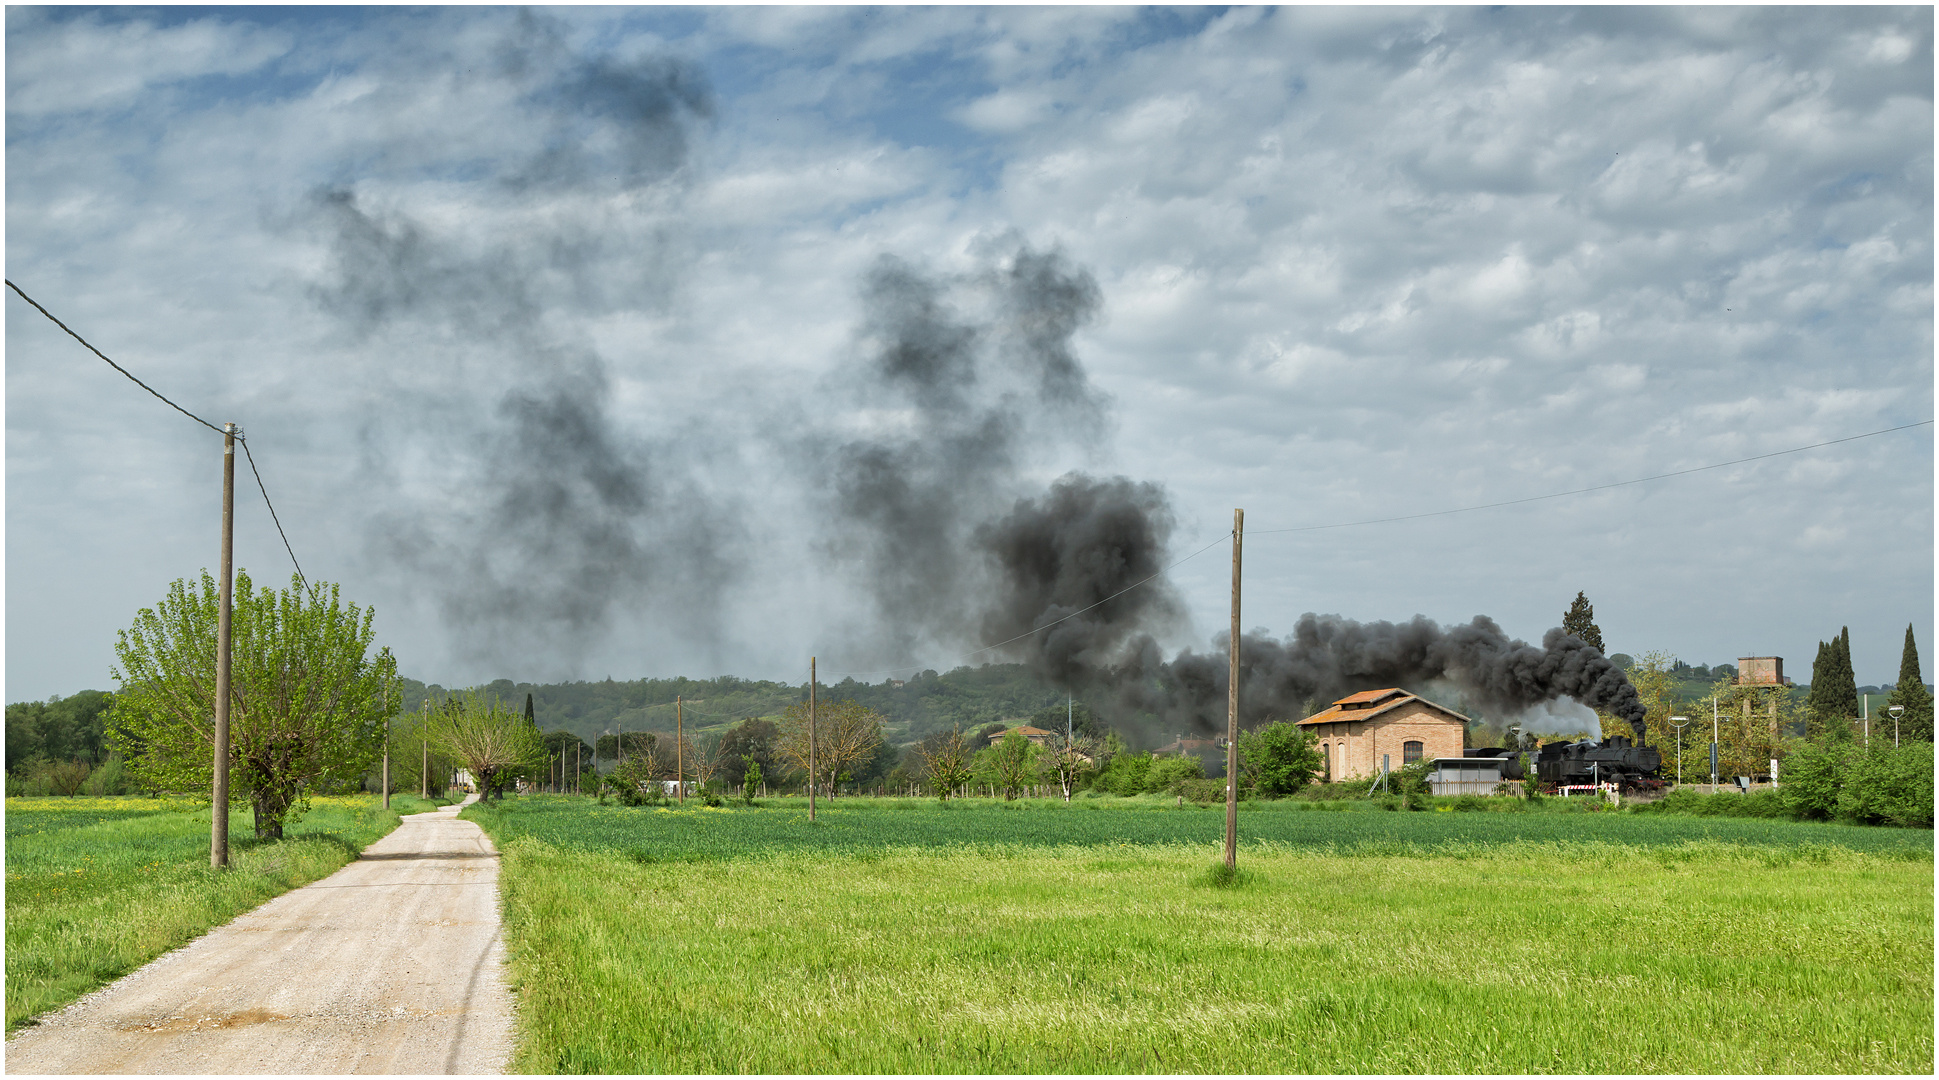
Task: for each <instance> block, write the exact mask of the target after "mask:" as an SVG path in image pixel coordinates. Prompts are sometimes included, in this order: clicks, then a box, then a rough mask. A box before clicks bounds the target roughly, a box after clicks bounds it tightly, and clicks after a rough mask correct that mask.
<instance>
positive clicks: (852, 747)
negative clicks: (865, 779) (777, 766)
mask: <svg viewBox="0 0 1939 1080" xmlns="http://www.w3.org/2000/svg"><path fill="white" fill-rule="evenodd" d="M780 727H781V732H780V738H779V739H778V740H777V742H776V744H775V752H776V753H777V754H779V755H780V756H781V758H782V759H783V760H785V761H787V762H788V763H790V764H792V765H794V766H795V767H796V768H798V769H800V770H802V771H803V772H806V771H808V703H807V702H805V701H803V702H797V703H796V704H793V705H790V706H788V709H787V711H786V712H785V713H783V714H782V718H781V725H780ZM881 741H882V714H881V713H878V712H876V711H875V710H874V709H871V708H868V707H867V706H864V705H857V704H856V703H855V702H853V701H840V702H835V703H833V704H829V705H822V706H820V707H818V708H817V709H816V710H815V768H816V769H817V770H818V771H819V772H820V773H821V775H820V776H819V777H816V778H814V782H815V783H817V784H824V785H826V788H825V790H827V792H828V794H829V797H830V798H833V797H834V795H835V781H836V780H837V779H838V778H839V777H840V776H841V775H842V774H843V773H845V772H849V771H851V770H853V769H855V768H856V767H857V766H859V765H861V764H862V763H863V762H865V761H867V760H868V759H869V758H870V757H872V756H874V754H875V747H876V744H878V743H880V742H881Z"/></svg>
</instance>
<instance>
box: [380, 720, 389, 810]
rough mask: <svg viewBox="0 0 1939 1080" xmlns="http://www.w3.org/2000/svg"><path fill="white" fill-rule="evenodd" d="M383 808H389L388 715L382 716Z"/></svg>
mask: <svg viewBox="0 0 1939 1080" xmlns="http://www.w3.org/2000/svg"><path fill="white" fill-rule="evenodd" d="M382 782H383V785H384V809H386V810H389V809H390V717H388V716H386V717H384V775H383V781H382Z"/></svg>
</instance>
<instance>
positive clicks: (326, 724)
mask: <svg viewBox="0 0 1939 1080" xmlns="http://www.w3.org/2000/svg"><path fill="white" fill-rule="evenodd" d="M218 598H219V594H218V591H217V586H216V582H215V579H214V578H213V577H212V576H210V575H209V574H207V573H204V574H203V575H202V580H201V583H200V586H199V588H198V587H193V586H190V585H189V584H187V583H186V582H184V581H180V580H178V581H176V582H175V583H174V584H173V585H171V586H170V587H169V591H168V595H167V596H166V597H164V598H163V599H162V602H161V603H159V604H157V605H155V606H154V607H153V608H143V609H142V610H141V611H140V612H139V613H137V614H136V616H135V625H134V626H133V627H132V628H130V629H128V630H124V631H121V633H120V634H119V635H118V637H119V640H118V641H117V643H116V645H115V655H116V657H117V658H118V659H119V661H120V666H119V668H118V669H117V670H115V671H114V672H113V674H114V677H115V679H116V680H118V681H119V682H120V684H121V689H120V690H119V691H118V692H117V693H116V695H115V702H114V712H113V717H112V724H113V728H114V731H113V734H112V736H111V737H112V738H113V740H114V742H115V744H116V746H117V748H118V749H120V750H121V752H122V754H123V755H124V756H125V757H126V758H127V761H128V769H129V771H130V772H131V773H133V774H134V776H135V777H136V778H137V780H138V782H139V783H141V784H142V785H143V786H144V787H148V788H150V789H153V790H158V791H165V792H174V793H180V794H198V795H199V794H201V793H203V792H206V791H208V790H209V788H210V785H211V780H212V774H213V772H214V764H213V762H212V760H211V758H212V755H213V748H214V745H215V666H216V665H215V659H216V658H215V652H216V617H217V610H216V609H217V603H218ZM372 616H373V613H372V612H371V610H370V609H369V608H359V607H358V606H357V605H356V604H350V605H347V606H346V605H345V604H344V603H343V602H342V600H341V599H340V597H339V595H338V591H337V586H335V585H322V584H320V585H317V586H315V587H312V588H309V589H304V588H303V587H302V583H301V580H300V579H297V578H294V577H293V578H292V579H291V583H290V588H289V589H286V590H284V591H282V592H278V591H276V590H274V589H268V588H264V589H260V590H259V589H256V588H255V587H254V585H253V583H252V582H251V581H250V580H249V574H248V572H247V571H242V570H238V571H237V572H236V584H235V598H234V606H233V612H232V615H231V621H230V681H229V691H230V700H229V753H230V762H229V785H230V788H229V789H230V791H231V792H232V793H234V795H236V796H237V797H241V798H246V799H247V800H248V801H249V803H250V804H251V806H252V807H253V808H254V810H255V815H256V835H257V837H258V838H262V839H281V838H282V836H283V826H284V825H285V824H287V823H289V822H291V821H294V820H296V819H297V818H298V817H300V816H301V815H302V813H303V811H304V810H305V809H306V808H307V800H308V797H309V795H310V794H312V793H313V792H315V791H317V790H319V789H327V788H329V787H332V786H334V785H337V784H345V783H349V782H351V781H352V780H354V779H355V778H357V777H360V776H361V775H362V774H363V772H364V770H365V769H367V768H368V767H369V766H370V764H371V762H373V761H374V760H376V758H377V757H378V756H379V755H380V754H381V753H382V752H383V724H384V718H385V717H387V716H389V715H390V714H391V712H392V711H393V710H394V708H395V706H396V704H397V663H396V661H395V660H393V659H392V658H391V654H390V650H389V649H379V650H378V651H377V652H376V654H375V655H372V654H371V645H372V642H373V638H374V634H373V633H372V630H371V620H372Z"/></svg>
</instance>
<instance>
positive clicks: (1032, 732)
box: [990, 724, 1057, 741]
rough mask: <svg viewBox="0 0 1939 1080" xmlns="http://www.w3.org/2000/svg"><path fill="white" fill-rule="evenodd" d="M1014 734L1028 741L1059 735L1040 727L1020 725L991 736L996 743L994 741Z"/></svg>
mask: <svg viewBox="0 0 1939 1080" xmlns="http://www.w3.org/2000/svg"><path fill="white" fill-rule="evenodd" d="M1013 733H1014V734H1017V735H1021V736H1023V737H1024V738H1026V739H1034V738H1036V737H1037V736H1039V735H1050V736H1055V735H1056V734H1057V733H1056V732H1054V731H1045V730H1044V729H1043V728H1040V727H1031V726H1030V725H1029V724H1019V725H1017V726H1016V727H1013V728H1005V729H1004V730H1002V731H999V732H997V733H996V734H994V735H991V736H990V739H991V740H992V741H994V740H997V739H1001V738H1003V737H1004V736H1005V735H1010V734H1013Z"/></svg>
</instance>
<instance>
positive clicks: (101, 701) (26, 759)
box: [7, 690, 114, 772]
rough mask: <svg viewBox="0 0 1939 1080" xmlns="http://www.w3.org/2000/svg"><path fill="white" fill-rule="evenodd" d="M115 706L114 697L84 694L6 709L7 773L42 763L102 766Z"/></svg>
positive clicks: (106, 694) (21, 703) (10, 706)
mask: <svg viewBox="0 0 1939 1080" xmlns="http://www.w3.org/2000/svg"><path fill="white" fill-rule="evenodd" d="M113 705H114V695H112V694H109V693H107V692H106V691H103V690H83V691H81V692H80V693H78V694H75V695H73V696H71V697H65V698H63V697H52V698H48V699H47V700H46V701H44V702H42V701H20V702H15V703H13V704H11V705H9V706H7V771H8V772H18V771H19V770H21V769H22V768H23V767H26V766H29V765H31V764H32V763H36V762H41V761H74V760H82V761H88V762H93V763H97V764H98V763H100V762H101V761H102V760H104V759H105V758H106V757H107V750H106V742H105V736H104V727H103V725H104V722H105V721H106V719H107V716H108V712H109V710H110V709H111V708H112V707H113Z"/></svg>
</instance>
